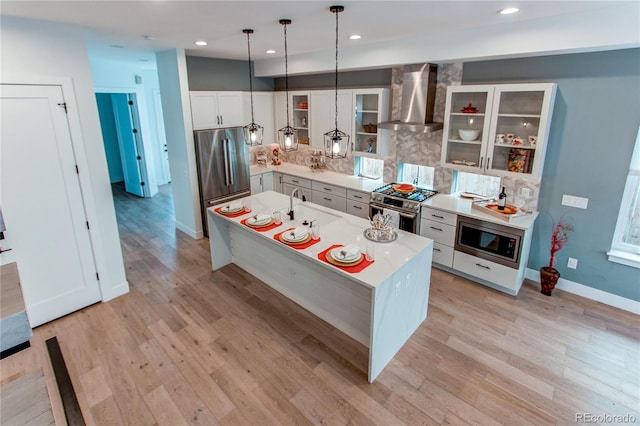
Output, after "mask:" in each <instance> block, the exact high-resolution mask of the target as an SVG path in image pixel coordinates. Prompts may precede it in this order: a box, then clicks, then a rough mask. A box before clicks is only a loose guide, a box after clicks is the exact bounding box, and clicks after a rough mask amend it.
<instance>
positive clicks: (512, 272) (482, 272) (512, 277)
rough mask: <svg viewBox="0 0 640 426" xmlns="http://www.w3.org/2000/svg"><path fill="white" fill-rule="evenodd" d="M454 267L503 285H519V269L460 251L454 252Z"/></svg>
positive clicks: (511, 286)
mask: <svg viewBox="0 0 640 426" xmlns="http://www.w3.org/2000/svg"><path fill="white" fill-rule="evenodd" d="M453 269H457V270H458V271H460V272H464V273H466V274H469V275H473V276H474V277H478V278H482V279H483V280H485V281H489V282H492V283H494V284H498V285H500V286H502V287H507V288H510V289H515V288H517V287H518V270H517V269H513V268H509V267H508V266H504V265H499V264H497V263H494V262H490V261H488V260H484V259H480V258H479V257H475V256H471V255H470V254H467V253H462V252H460V251H456V252H454V255H453Z"/></svg>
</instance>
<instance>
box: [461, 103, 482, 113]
mask: <svg viewBox="0 0 640 426" xmlns="http://www.w3.org/2000/svg"><path fill="white" fill-rule="evenodd" d="M460 112H464V113H467V114H474V113H476V112H478V108H476V107H474V106H473V104H469V105H467V106H466V107H464V108H462V109H461V110H460Z"/></svg>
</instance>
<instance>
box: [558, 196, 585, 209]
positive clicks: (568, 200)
mask: <svg viewBox="0 0 640 426" xmlns="http://www.w3.org/2000/svg"><path fill="white" fill-rule="evenodd" d="M588 204H589V199H588V198H582V197H575V196H573V195H566V194H564V195H563V196H562V205H563V206H569V207H576V208H578V209H586V208H587V205H588Z"/></svg>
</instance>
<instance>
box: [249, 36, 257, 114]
mask: <svg viewBox="0 0 640 426" xmlns="http://www.w3.org/2000/svg"><path fill="white" fill-rule="evenodd" d="M250 34H251V33H250V32H249V31H247V51H248V52H249V94H250V95H249V96H250V98H251V124H254V123H255V121H254V119H253V78H252V76H251V43H250V41H249V37H250Z"/></svg>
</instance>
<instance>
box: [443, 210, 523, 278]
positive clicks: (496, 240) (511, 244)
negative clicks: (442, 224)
mask: <svg viewBox="0 0 640 426" xmlns="http://www.w3.org/2000/svg"><path fill="white" fill-rule="evenodd" d="M523 238H524V231H522V230H519V229H515V228H509V227H506V226H501V225H498V224H494V223H491V222H485V221H481V220H476V219H472V218H468V217H464V216H460V217H458V226H457V235H456V242H455V247H454V248H455V250H458V251H461V252H464V253H467V254H470V255H472V256H476V257H480V258H482V259H486V260H490V261H492V262H496V263H499V264H501V265H505V266H509V267H511V268H515V269H517V268H518V267H519V265H520V246H521V244H522V240H523Z"/></svg>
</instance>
